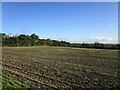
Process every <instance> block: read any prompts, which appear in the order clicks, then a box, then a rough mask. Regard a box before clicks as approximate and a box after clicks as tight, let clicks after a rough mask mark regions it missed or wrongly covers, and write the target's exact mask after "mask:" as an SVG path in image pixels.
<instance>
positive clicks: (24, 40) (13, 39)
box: [0, 33, 120, 49]
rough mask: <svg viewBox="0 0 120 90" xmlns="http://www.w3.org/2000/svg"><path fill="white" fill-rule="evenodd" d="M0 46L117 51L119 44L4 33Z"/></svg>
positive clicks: (0, 35)
mask: <svg viewBox="0 0 120 90" xmlns="http://www.w3.org/2000/svg"><path fill="white" fill-rule="evenodd" d="M0 41H1V42H0V45H2V46H3V47H5V46H8V47H20V46H62V47H78V48H101V49H102V48H104V49H119V46H120V45H119V44H102V43H99V42H95V43H94V44H90V43H70V42H66V41H58V40H51V39H40V38H39V36H38V35H36V34H34V33H33V34H31V35H26V34H20V35H14V36H10V35H7V34H5V33H0Z"/></svg>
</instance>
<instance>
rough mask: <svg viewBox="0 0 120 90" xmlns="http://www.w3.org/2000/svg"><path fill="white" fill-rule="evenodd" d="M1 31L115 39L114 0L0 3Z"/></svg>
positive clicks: (74, 39) (75, 39) (80, 39)
mask: <svg viewBox="0 0 120 90" xmlns="http://www.w3.org/2000/svg"><path fill="white" fill-rule="evenodd" d="M2 32H4V33H7V34H11V35H18V34H28V35H30V34H32V33H35V34H37V35H39V37H40V38H45V39H46V38H49V39H55V40H64V41H69V42H71V43H81V42H86V43H87V42H89V43H92V42H96V41H98V42H101V43H116V42H117V41H118V39H117V38H118V3H117V2H3V3H2Z"/></svg>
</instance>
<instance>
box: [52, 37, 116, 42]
mask: <svg viewBox="0 0 120 90" xmlns="http://www.w3.org/2000/svg"><path fill="white" fill-rule="evenodd" d="M51 39H54V40H63V41H68V42H71V43H83V42H84V43H94V42H100V43H118V38H111V37H102V36H95V37H90V38H79V37H78V38H72V37H70V38H51Z"/></svg>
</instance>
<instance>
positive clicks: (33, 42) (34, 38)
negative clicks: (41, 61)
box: [30, 34, 39, 46]
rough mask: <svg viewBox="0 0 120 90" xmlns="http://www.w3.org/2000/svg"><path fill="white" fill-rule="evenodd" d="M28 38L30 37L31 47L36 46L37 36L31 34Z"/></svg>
mask: <svg viewBox="0 0 120 90" xmlns="http://www.w3.org/2000/svg"><path fill="white" fill-rule="evenodd" d="M30 37H31V45H32V46H35V45H37V42H38V39H39V36H38V35H35V34H32V35H31V36H30Z"/></svg>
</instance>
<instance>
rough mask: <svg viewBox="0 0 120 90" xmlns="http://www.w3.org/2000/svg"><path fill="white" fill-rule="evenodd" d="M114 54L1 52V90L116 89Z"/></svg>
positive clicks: (30, 49) (64, 50) (67, 50)
mask: <svg viewBox="0 0 120 90" xmlns="http://www.w3.org/2000/svg"><path fill="white" fill-rule="evenodd" d="M118 64H119V63H118V50H107V49H86V48H69V47H48V46H41V47H11V48H10V47H4V48H2V66H3V68H2V73H3V89H5V88H10V87H11V88H50V89H57V88H117V87H118Z"/></svg>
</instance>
